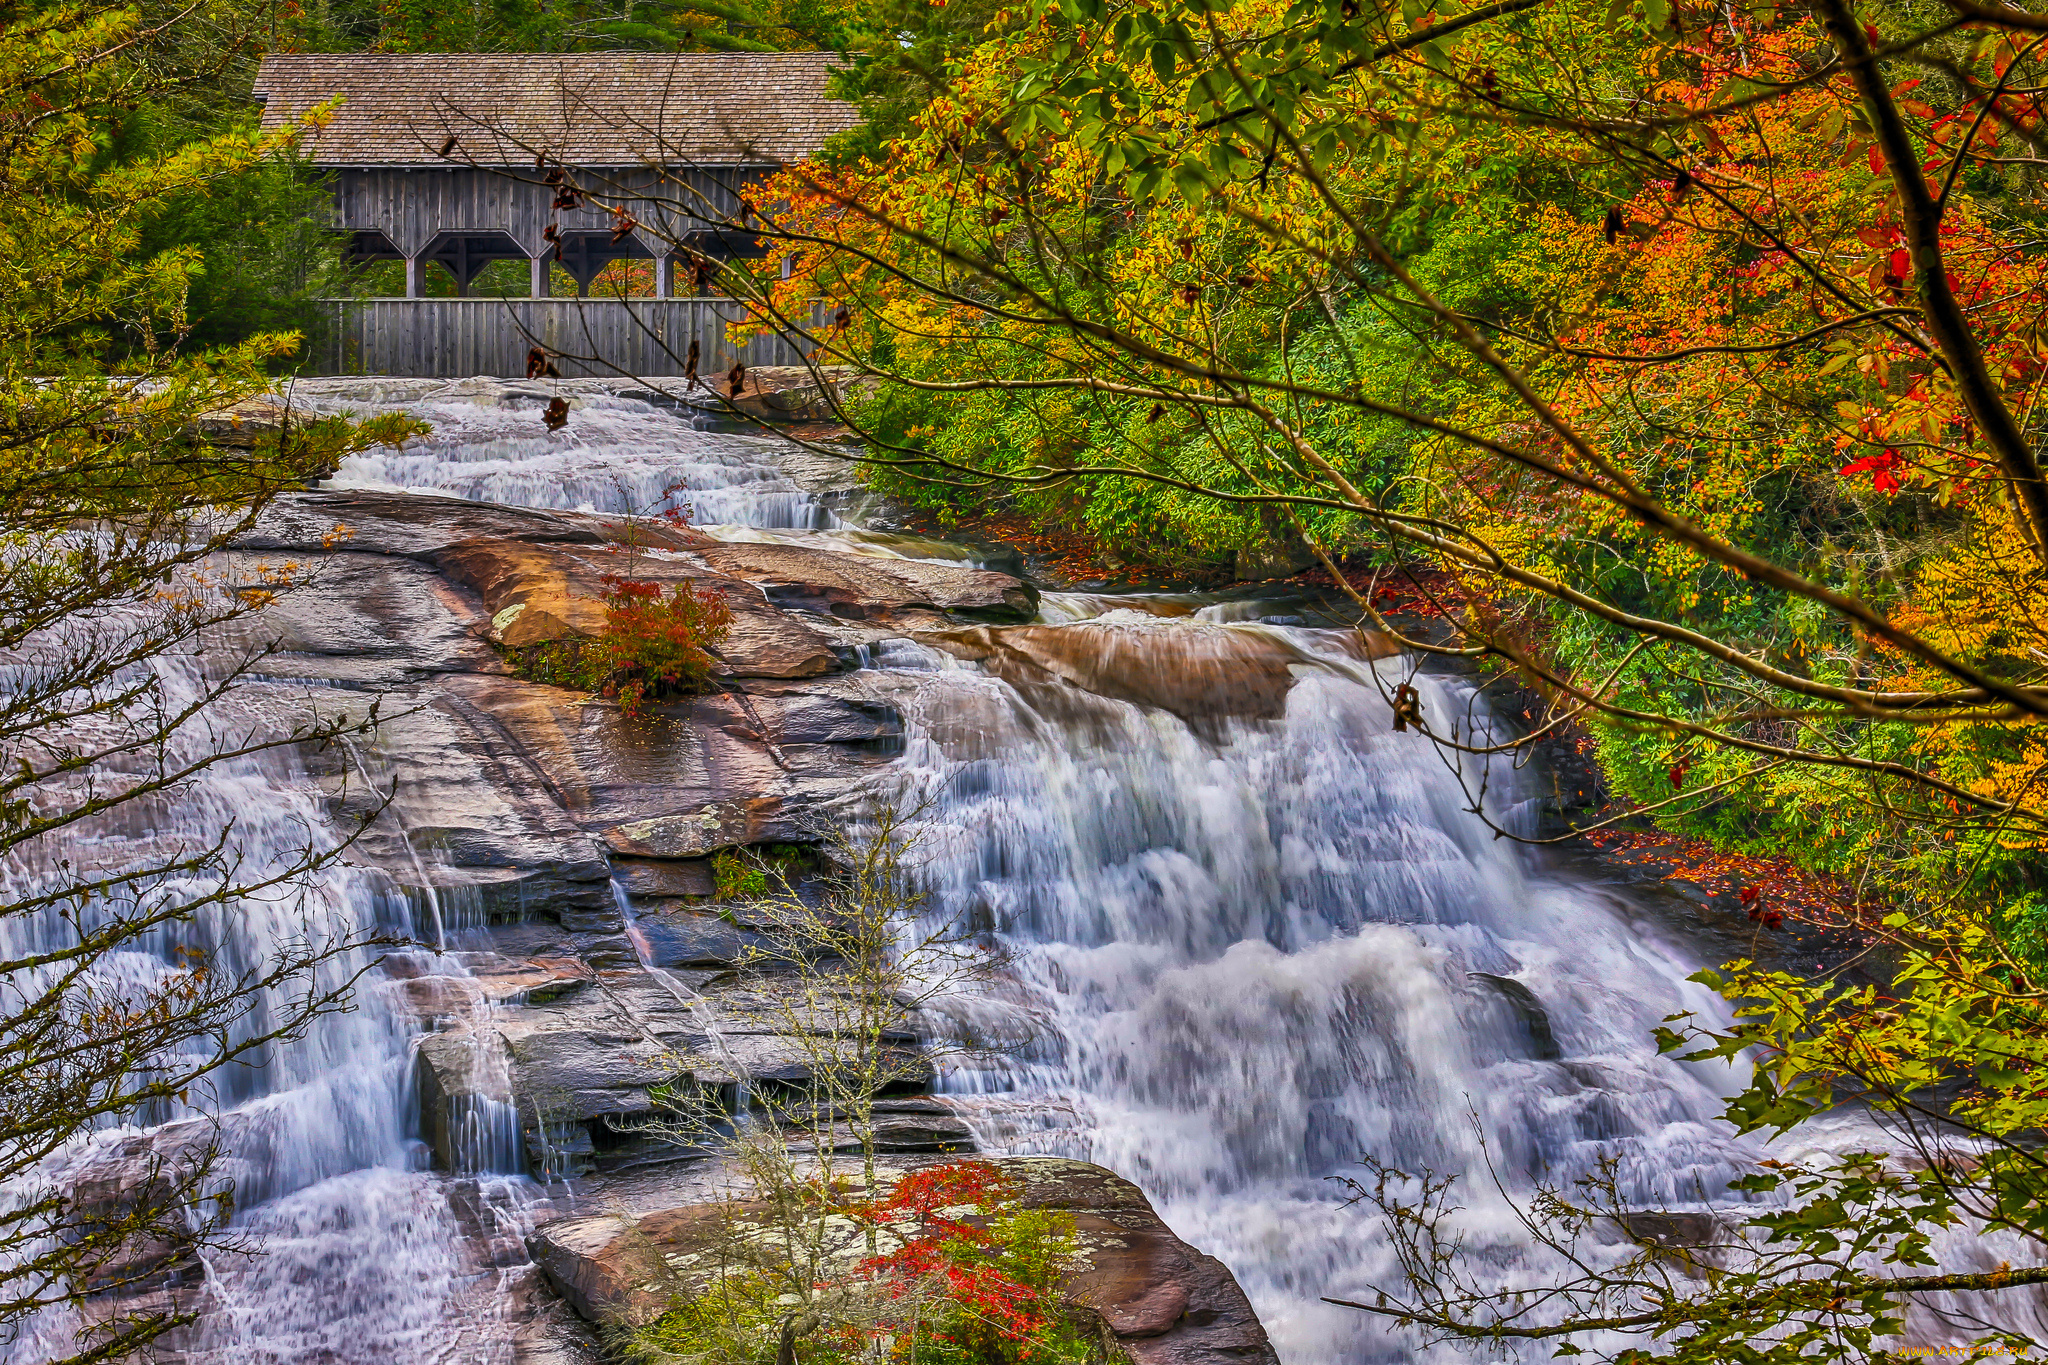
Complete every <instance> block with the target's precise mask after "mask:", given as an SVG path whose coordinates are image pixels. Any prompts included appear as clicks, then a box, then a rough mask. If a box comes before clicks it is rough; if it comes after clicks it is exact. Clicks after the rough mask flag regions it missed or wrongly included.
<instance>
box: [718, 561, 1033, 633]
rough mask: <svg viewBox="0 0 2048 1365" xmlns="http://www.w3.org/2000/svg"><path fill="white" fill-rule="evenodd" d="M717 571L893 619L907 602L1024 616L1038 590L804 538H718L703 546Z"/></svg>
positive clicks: (815, 605)
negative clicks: (837, 549)
mask: <svg viewBox="0 0 2048 1365" xmlns="http://www.w3.org/2000/svg"><path fill="white" fill-rule="evenodd" d="M701 554H702V557H703V560H704V562H705V563H706V564H709V565H710V566H711V567H712V568H713V569H714V570H716V571H717V572H719V573H720V574H723V575H726V576H727V577H731V578H738V579H744V580H746V581H747V582H750V583H756V584H760V585H762V590H763V591H764V592H765V593H766V595H767V597H768V600H769V601H771V602H774V603H776V604H777V605H779V606H784V607H793V608H798V609H801V610H804V611H812V612H817V613H819V614H820V615H826V616H838V617H842V618H845V619H847V620H853V621H884V622H887V621H890V620H894V619H897V618H899V617H901V616H902V615H903V614H904V613H905V612H906V611H907V610H911V609H917V608H922V609H924V610H926V611H948V612H959V613H962V614H964V615H970V616H978V617H985V618H988V619H992V620H1002V621H1028V620H1030V619H1031V618H1032V616H1034V615H1036V614H1037V611H1038V593H1037V591H1036V590H1035V589H1033V588H1032V587H1031V586H1030V585H1029V584H1027V583H1025V582H1024V581H1023V580H1022V579H1018V578H1012V577H1011V576H1010V575H1009V574H1005V573H996V572H995V571H993V570H991V569H968V568H962V567H960V566H958V565H954V564H933V563H929V562H927V561H925V560H921V559H874V558H869V557H866V556H861V555H845V554H834V553H832V552H830V551H826V550H814V549H811V548H809V547H808V546H802V545H755V544H731V545H719V546H717V547H715V548H712V549H708V550H704V551H702V552H701Z"/></svg>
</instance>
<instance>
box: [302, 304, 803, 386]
mask: <svg viewBox="0 0 2048 1365" xmlns="http://www.w3.org/2000/svg"><path fill="white" fill-rule="evenodd" d="M332 306H333V307H334V308H335V311H336V317H335V325H334V329H333V332H332V334H331V339H330V342H329V345H328V346H327V348H326V349H327V352H328V354H327V357H326V359H327V361H328V363H327V364H326V365H324V366H323V367H322V369H323V372H324V373H327V374H388V375H397V376H405V377H409V378H419V379H462V378H467V377H469V376H472V375H491V376H496V377H499V378H512V377H518V376H521V375H524V374H525V373H526V354H527V352H528V350H530V349H531V348H532V347H534V346H536V345H538V346H541V347H543V348H545V349H546V350H547V351H548V352H549V353H550V354H552V355H553V356H554V357H555V364H556V366H557V367H558V368H559V369H560V370H561V372H562V374H563V376H564V377H565V378H585V377H610V376H615V375H620V374H627V375H637V376H644V377H647V378H654V377H657V376H674V375H680V374H682V373H683V371H684V364H683V362H684V359H685V357H687V356H688V355H689V353H690V342H691V341H692V340H693V339H694V340H695V341H696V342H697V343H698V346H699V349H700V354H699V358H698V363H697V372H698V373H699V374H702V375H705V376H707V377H710V376H722V375H724V373H725V372H726V371H727V370H728V369H730V368H731V367H732V363H733V361H734V359H736V358H737V359H743V360H745V361H746V363H747V364H749V365H794V364H798V363H799V362H800V361H801V360H802V355H801V354H800V353H799V352H798V350H797V348H796V345H795V343H794V342H792V341H791V340H790V339H789V338H787V337H784V336H778V335H770V336H762V337H756V338H754V339H753V340H751V341H749V342H748V343H747V344H746V346H745V347H744V348H742V349H740V350H738V351H737V352H736V351H735V348H734V347H733V345H732V343H731V342H729V341H727V340H726V334H725V329H726V324H727V323H729V322H732V321H735V320H737V319H739V318H741V317H742V316H743V315H744V309H743V308H742V307H741V306H740V305H739V304H737V303H735V302H734V301H732V300H731V299H708V298H700V299H350V300H337V301H335V302H334V304H333V305H332ZM824 312H825V308H824V305H820V306H819V307H818V309H817V310H816V315H815V316H814V317H813V318H812V320H811V325H812V326H813V327H817V326H821V325H823V322H824V317H823V314H824Z"/></svg>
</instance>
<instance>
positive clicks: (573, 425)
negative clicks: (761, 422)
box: [294, 381, 837, 530]
mask: <svg viewBox="0 0 2048 1365" xmlns="http://www.w3.org/2000/svg"><path fill="white" fill-rule="evenodd" d="M575 397H576V403H577V406H576V407H575V409H574V410H573V412H572V414H571V417H570V421H569V423H568V425H566V426H564V427H563V428H562V429H561V430H559V431H552V432H551V431H549V430H547V428H546V427H545V426H544V425H543V424H542V422H541V410H542V409H543V408H544V407H545V406H546V404H547V401H548V399H547V396H546V395H545V393H544V392H543V391H542V390H541V389H540V388H539V387H536V386H532V385H522V384H511V383H506V384H497V383H491V382H488V381H463V382H460V383H454V384H447V385H442V386H439V387H436V388H430V389H428V390H426V391H425V392H423V393H421V394H418V395H415V396H408V397H407V398H406V400H405V401H404V402H402V403H394V402H392V401H391V400H390V399H389V398H387V397H384V396H381V395H378V394H377V393H376V391H375V389H374V388H373V387H370V386H355V387H349V386H340V385H330V386H328V387H326V388H320V389H316V388H313V387H311V386H305V387H304V388H302V389H300V390H295V392H294V398H295V401H297V402H299V403H300V404H302V405H303V406H307V407H309V408H311V409H312V410H313V411H316V412H357V413H363V412H372V411H381V410H385V409H387V408H390V407H393V406H402V407H403V408H404V410H405V411H407V412H409V413H411V414H412V415H413V416H415V417H418V418H419V419H420V420H422V421H424V422H426V423H428V424H429V425H430V426H432V428H433V431H432V432H431V433H430V434H429V435H426V436H423V437H418V438H416V439H413V440H410V441H407V442H406V443H405V444H404V445H403V446H402V447H400V448H397V449H393V448H391V447H388V446H387V447H380V448H378V449H376V450H372V451H367V452H365V453H363V454H360V455H355V456H352V457H350V458H349V459H348V460H345V461H344V462H343V463H342V466H341V468H340V469H339V470H338V471H336V473H335V475H334V477H333V478H332V479H330V480H329V483H328V486H329V487H333V488H379V489H394V490H405V491H410V492H421V493H441V494H453V495H455V496H457V497H463V498H472V499H475V500H477V501H480V502H500V503H509V504H512V505H514V506H519V507H544V508H558V509H563V510H569V511H578V510H581V511H594V512H623V513H631V514H633V515H638V516H658V515H660V514H662V513H665V512H669V511H672V510H678V509H680V510H683V511H685V512H686V513H687V514H688V516H689V518H690V520H691V521H693V522H696V523H699V524H720V525H724V524H730V525H735V526H747V527H794V528H800V529H814V530H823V529H826V528H829V527H832V526H835V525H837V521H836V519H835V518H834V517H833V516H832V514H831V513H830V512H829V511H827V510H826V509H825V507H824V506H823V505H822V504H821V503H820V502H819V501H818V499H817V498H816V497H815V496H814V495H813V494H811V493H807V492H805V491H804V490H803V489H801V488H799V487H798V486H797V485H796V484H795V483H793V482H791V481H790V479H789V478H788V477H787V476H786V475H785V474H784V473H783V472H782V469H781V466H780V465H779V464H778V463H777V460H776V456H777V453H778V451H779V449H781V443H780V442H778V441H775V440H773V439H770V438H765V437H760V436H746V435H736V434H733V433H730V432H717V431H707V430H700V429H699V428H698V427H697V426H696V425H695V424H694V421H693V419H691V418H690V417H688V416H685V415H679V414H678V413H676V412H675V411H673V410H670V409H667V408H663V407H657V406H655V405H654V404H653V403H650V402H647V401H645V400H643V399H639V398H630V397H623V396H620V395H618V394H614V393H611V392H608V391H606V390H605V389H603V388H601V387H597V386H594V385H590V384H585V385H582V386H579V387H577V388H576V389H575Z"/></svg>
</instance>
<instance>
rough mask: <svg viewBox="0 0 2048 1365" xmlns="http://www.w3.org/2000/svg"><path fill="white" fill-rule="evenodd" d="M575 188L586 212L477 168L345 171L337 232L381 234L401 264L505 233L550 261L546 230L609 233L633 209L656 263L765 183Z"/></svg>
mask: <svg viewBox="0 0 2048 1365" xmlns="http://www.w3.org/2000/svg"><path fill="white" fill-rule="evenodd" d="M573 174H574V178H575V180H576V183H577V184H578V185H580V186H582V187H583V189H584V190H585V191H586V192H587V193H588V194H589V195H590V196H591V197H590V198H589V199H588V200H587V201H586V202H585V203H584V205H583V207H581V208H577V209H568V210H563V211H557V210H555V209H554V208H552V207H551V204H552V201H553V199H554V194H555V191H554V187H553V186H550V185H545V184H542V183H541V175H540V173H539V172H538V171H530V170H518V171H501V170H486V169H477V168H466V167H465V168H455V169H432V170H409V169H406V168H403V167H374V168H370V169H365V170H355V169H349V170H342V171H339V172H337V173H336V174H335V179H334V224H333V225H334V226H335V227H337V228H339V229H342V230H344V231H349V232H355V231H372V232H381V233H383V234H384V235H385V236H386V237H387V238H389V239H390V241H391V244H392V245H393V246H395V247H396V248H398V253H399V254H400V255H401V256H417V255H419V254H420V253H421V252H423V251H425V250H426V249H427V245H428V243H430V242H432V241H433V240H434V238H435V237H436V236H437V235H438V234H440V233H443V232H504V233H508V234H510V235H511V237H512V240H513V241H515V242H517V243H519V245H520V247H521V248H522V249H523V250H524V251H525V252H526V254H527V255H528V256H540V255H544V254H545V253H546V252H547V251H548V244H547V243H546V242H545V241H544V240H543V239H542V237H541V232H542V230H543V229H544V228H546V227H547V225H548V224H550V223H554V224H556V225H557V226H559V227H560V228H561V229H562V230H563V231H565V232H566V231H571V230H575V229H592V228H610V227H612V226H613V225H614V223H615V222H616V221H617V220H616V219H614V218H613V217H612V215H611V213H610V212H609V211H608V210H609V208H610V207H611V206H613V205H616V206H618V207H621V208H624V209H626V210H627V211H628V212H630V213H632V215H633V216H634V217H635V218H636V219H638V220H639V221H640V222H641V224H643V226H644V229H645V230H644V232H643V233H642V234H641V244H642V245H643V246H645V247H646V248H647V249H648V250H649V251H650V252H653V253H655V254H656V255H662V254H665V253H666V252H667V251H668V250H669V246H668V244H669V243H670V242H673V241H676V240H678V239H680V238H683V237H686V236H688V235H689V234H691V233H693V232H703V231H709V230H717V229H721V228H732V227H735V226H736V225H737V223H738V219H739V212H740V196H741V194H742V193H744V192H745V191H747V190H748V189H750V188H751V187H752V186H754V185H755V184H758V183H759V182H760V180H761V179H762V178H763V176H764V175H765V174H766V172H765V171H763V170H761V169H760V168H758V167H737V166H736V167H725V168H717V169H694V170H687V171H686V170H674V171H662V172H656V171H651V170H644V169H625V170H618V171H607V170H601V169H600V170H591V169H587V168H578V169H576V170H575V171H574V173H573Z"/></svg>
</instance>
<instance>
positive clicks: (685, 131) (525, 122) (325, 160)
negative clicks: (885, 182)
mask: <svg viewBox="0 0 2048 1365" xmlns="http://www.w3.org/2000/svg"><path fill="white" fill-rule="evenodd" d="M832 61H833V56H832V54H831V53H829V52H740V53H724V52H719V53H689V54H672V53H652V52H604V53H571V54H552V55H548V54H534V53H472V52H449V53H414V54H407V55H403V56H398V55H389V54H360V53H340V54H328V53H293V54H284V55H272V56H268V57H265V58H264V59H263V67H262V69H261V70H260V71H259V72H258V73H257V76H256V95H257V98H259V99H261V100H263V101H264V105H263V127H264V128H265V130H271V129H276V128H280V127H283V126H285V125H287V124H289V123H291V122H293V121H295V120H296V119H297V118H298V117H299V116H300V115H301V114H303V113H305V111H306V110H308V109H311V108H312V107H314V106H315V105H318V104H321V103H323V102H325V101H327V100H331V99H334V98H336V97H340V98H341V99H342V101H343V102H342V104H341V106H340V108H339V109H338V110H337V111H336V112H335V115H334V118H333V121H332V122H330V123H329V124H328V125H327V126H326V127H325V128H322V129H319V130H318V131H316V132H310V133H308V135H307V137H306V139H305V142H304V148H305V151H306V152H307V154H308V155H309V156H311V158H312V159H313V162H314V164H316V165H321V166H449V165H462V164H471V165H517V164H520V163H527V164H531V163H532V161H533V159H534V157H535V155H536V154H538V153H539V152H541V151H546V152H547V153H548V154H549V155H550V156H551V157H554V158H555V159H557V160H559V161H561V162H563V163H565V164H568V165H579V166H641V165H647V164H650V163H659V164H664V165H702V166H742V165H787V164H789V163H791V162H796V161H801V160H803V159H804V158H805V157H808V156H812V155H815V154H816V153H817V151H818V149H819V147H821V146H822V145H823V144H824V141H825V139H826V138H827V137H829V136H831V135H832V134H833V133H836V132H839V131H840V130H841V129H844V128H849V127H851V126H853V124H854V123H855V122H857V117H856V115H855V114H854V111H853V109H852V107H851V106H849V105H846V104H843V103H841V102H839V101H838V100H832V99H827V98H826V97H825V79H826V76H827V75H828V74H829V72H830V70H831V64H832ZM451 136H452V137H454V138H455V139H456V142H455V146H454V147H452V148H451V149H450V150H449V152H448V154H447V155H446V156H443V155H441V147H442V146H443V144H444V143H446V142H447V140H448V138H449V137H451Z"/></svg>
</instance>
